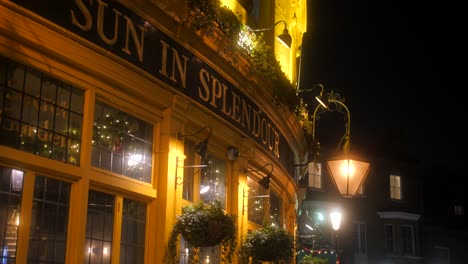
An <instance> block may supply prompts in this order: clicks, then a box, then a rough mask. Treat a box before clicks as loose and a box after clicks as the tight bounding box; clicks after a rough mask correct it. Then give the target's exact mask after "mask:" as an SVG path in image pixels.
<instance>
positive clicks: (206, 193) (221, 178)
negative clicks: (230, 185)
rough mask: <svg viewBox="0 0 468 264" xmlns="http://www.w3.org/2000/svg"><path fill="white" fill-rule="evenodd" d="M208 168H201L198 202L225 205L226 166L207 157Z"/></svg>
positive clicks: (217, 160)
mask: <svg viewBox="0 0 468 264" xmlns="http://www.w3.org/2000/svg"><path fill="white" fill-rule="evenodd" d="M207 165H208V167H205V168H202V171H201V182H200V200H201V201H203V202H205V203H210V202H212V201H215V200H218V201H220V202H221V205H222V206H223V207H225V205H226V164H225V162H224V161H223V160H220V159H217V158H215V157H213V156H210V155H208V157H207Z"/></svg>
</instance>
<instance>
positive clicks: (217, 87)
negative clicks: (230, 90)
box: [210, 78, 223, 108]
mask: <svg viewBox="0 0 468 264" xmlns="http://www.w3.org/2000/svg"><path fill="white" fill-rule="evenodd" d="M221 87H222V84H221V82H219V80H218V79H216V78H213V82H212V84H211V93H212V97H211V102H210V104H211V105H212V106H214V107H215V108H217V107H218V106H217V105H216V99H220V98H221V96H222V92H223V90H222V88H221Z"/></svg>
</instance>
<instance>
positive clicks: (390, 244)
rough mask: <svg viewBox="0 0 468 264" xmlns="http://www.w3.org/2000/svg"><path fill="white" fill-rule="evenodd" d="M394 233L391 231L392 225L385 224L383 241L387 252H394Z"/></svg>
mask: <svg viewBox="0 0 468 264" xmlns="http://www.w3.org/2000/svg"><path fill="white" fill-rule="evenodd" d="M394 236H395V234H394V231H393V225H385V242H386V247H387V252H388V253H389V254H392V255H393V254H395V237H394Z"/></svg>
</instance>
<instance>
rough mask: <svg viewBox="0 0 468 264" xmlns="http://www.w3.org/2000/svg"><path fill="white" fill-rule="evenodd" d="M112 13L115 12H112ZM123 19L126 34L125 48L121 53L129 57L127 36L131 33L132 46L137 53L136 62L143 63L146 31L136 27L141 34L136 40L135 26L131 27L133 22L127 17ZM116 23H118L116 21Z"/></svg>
mask: <svg viewBox="0 0 468 264" xmlns="http://www.w3.org/2000/svg"><path fill="white" fill-rule="evenodd" d="M114 12H117V11H115V10H114ZM124 17H125V19H126V20H127V29H126V32H125V33H126V34H125V48H123V49H122V51H123V52H125V53H127V54H128V55H131V54H132V53H131V52H130V50H129V49H128V42H129V40H128V39H129V35H130V32H131V33H132V39H133V44H135V48H136V51H137V53H138V60H139V61H140V62H143V46H144V42H145V32H146V29H145V28H144V27H142V26H141V25H138V27H139V28H140V32H141V35H140V40H138V35H137V32H136V30H135V26H134V25H133V21H132V20H131V19H130V18H129V17H127V16H124ZM116 19H117V16H116ZM116 23H118V22H117V21H116Z"/></svg>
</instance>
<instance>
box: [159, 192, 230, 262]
mask: <svg viewBox="0 0 468 264" xmlns="http://www.w3.org/2000/svg"><path fill="white" fill-rule="evenodd" d="M180 235H182V236H183V237H184V239H185V241H186V242H187V244H188V248H189V251H190V260H191V263H193V262H194V261H195V259H196V258H197V253H198V249H197V248H199V247H211V246H215V245H218V244H221V251H222V252H221V253H222V259H223V261H226V262H227V263H230V262H231V259H232V254H233V252H234V248H235V246H236V235H237V228H236V225H235V219H234V217H233V216H230V215H228V214H227V213H226V212H225V211H224V210H223V208H222V206H221V203H220V202H219V201H214V202H213V203H210V204H206V203H203V202H199V203H196V204H192V205H187V206H184V207H183V208H182V214H181V215H180V216H179V217H177V221H176V223H175V225H174V228H173V229H172V232H171V235H170V237H169V242H168V248H167V251H166V256H165V263H174V264H175V263H178V254H177V252H178V251H177V245H178V241H179V236H180Z"/></svg>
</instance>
